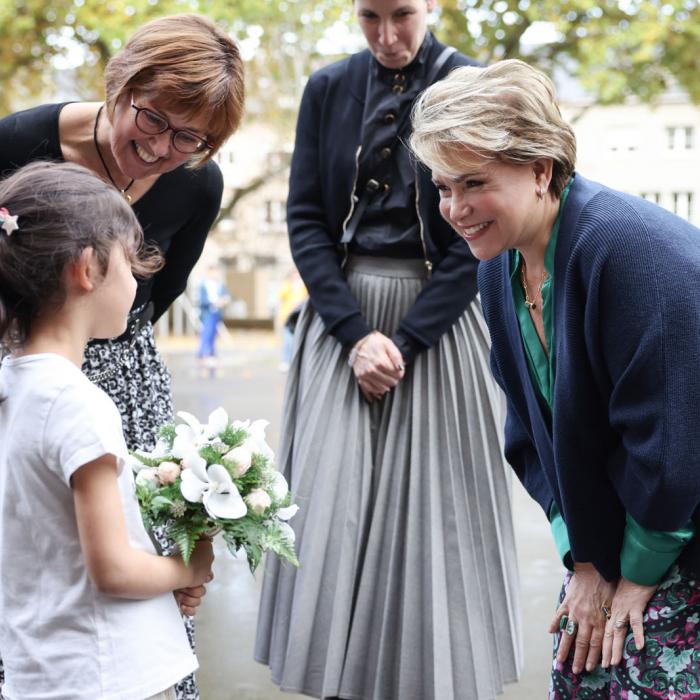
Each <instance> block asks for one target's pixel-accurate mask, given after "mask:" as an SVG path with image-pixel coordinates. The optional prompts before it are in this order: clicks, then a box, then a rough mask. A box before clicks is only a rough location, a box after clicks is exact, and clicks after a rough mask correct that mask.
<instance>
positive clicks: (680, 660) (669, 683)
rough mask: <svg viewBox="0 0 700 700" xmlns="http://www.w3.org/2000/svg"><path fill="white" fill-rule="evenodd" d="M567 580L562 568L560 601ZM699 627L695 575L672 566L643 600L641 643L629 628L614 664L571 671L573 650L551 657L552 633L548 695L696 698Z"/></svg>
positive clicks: (554, 699)
mask: <svg viewBox="0 0 700 700" xmlns="http://www.w3.org/2000/svg"><path fill="white" fill-rule="evenodd" d="M570 580H571V574H570V573H567V574H566V577H565V578H564V585H563V586H562V592H561V595H560V597H559V602H560V603H561V601H562V600H563V599H564V593H565V591H566V588H567V586H568V584H569V581H570ZM699 633H700V580H699V579H698V577H696V576H692V575H691V574H690V573H689V572H687V571H684V570H683V569H679V568H678V567H677V566H674V567H672V568H671V569H670V571H669V573H668V574H667V575H666V577H665V578H664V579H663V581H662V582H661V583H660V584H659V588H658V590H657V591H656V593H655V594H654V595H653V597H652V598H651V600H650V601H649V604H648V605H647V609H646V612H645V614H644V649H643V650H642V652H641V653H640V652H638V651H637V647H636V646H635V643H634V637H633V636H632V631H631V630H630V632H629V634H628V635H627V638H626V639H625V646H624V650H623V654H622V662H621V663H620V665H619V666H611V667H610V668H609V669H603V668H602V667H601V666H598V668H596V669H595V671H592V672H591V673H587V672H585V671H584V672H583V673H580V674H578V675H577V674H574V673H573V671H572V670H571V663H572V661H573V653H572V654H571V655H570V656H569V658H568V659H567V660H566V661H565V662H564V663H558V662H557V661H556V653H557V649H558V648H559V642H560V640H561V635H562V633H561V632H558V633H557V634H556V635H554V660H553V662H552V676H551V680H550V686H549V700H569V699H574V698H575V699H576V700H620V699H622V700H652V699H653V700H656V699H657V698H663V699H664V700H695V699H700V637H699ZM572 651H573V650H572Z"/></svg>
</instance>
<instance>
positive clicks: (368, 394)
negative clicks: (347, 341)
mask: <svg viewBox="0 0 700 700" xmlns="http://www.w3.org/2000/svg"><path fill="white" fill-rule="evenodd" d="M355 348H356V356H355V359H354V362H353V365H352V369H353V372H354V373H355V378H356V379H357V382H358V384H359V385H360V390H361V391H362V395H363V396H364V397H365V399H366V400H367V401H368V402H370V403H372V401H375V400H376V399H381V398H382V396H384V394H386V393H387V392H388V391H391V389H393V388H394V387H395V386H396V385H397V384H398V383H399V382H400V381H401V380H402V379H403V377H404V375H405V372H406V370H405V368H404V361H403V356H402V355H401V351H400V350H399V349H398V348H397V347H396V345H395V343H394V342H393V341H392V340H391V339H390V338H387V336H385V335H384V334H383V333H380V332H379V331H373V332H372V333H370V334H369V335H368V336H365V337H364V338H362V340H360V341H359V342H358V343H357V344H356V346H355Z"/></svg>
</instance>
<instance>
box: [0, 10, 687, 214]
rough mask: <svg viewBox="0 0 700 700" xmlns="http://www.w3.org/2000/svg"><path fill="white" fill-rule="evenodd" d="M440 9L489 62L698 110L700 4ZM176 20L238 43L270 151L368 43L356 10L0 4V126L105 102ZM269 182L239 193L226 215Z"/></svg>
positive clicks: (438, 26)
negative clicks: (117, 70)
mask: <svg viewBox="0 0 700 700" xmlns="http://www.w3.org/2000/svg"><path fill="white" fill-rule="evenodd" d="M439 1H440V8H439V9H438V11H437V13H436V23H435V25H434V27H433V29H434V30H435V31H436V33H437V34H438V36H439V37H440V38H441V39H442V40H444V41H446V42H448V43H450V44H452V45H454V46H457V47H458V48H459V49H461V50H462V51H464V52H465V53H467V54H469V55H472V56H475V57H476V58H478V59H479V60H481V61H482V62H484V63H490V62H493V61H495V60H498V59H501V58H513V57H516V58H522V59H524V60H526V61H529V62H532V63H534V64H536V65H538V66H539V67H541V68H542V69H544V70H545V71H547V72H548V73H550V74H551V73H552V72H554V71H555V70H557V69H560V70H563V71H565V72H566V73H568V74H571V75H574V76H576V78H577V79H578V80H579V82H580V83H581V85H582V86H583V87H584V88H586V89H587V90H588V91H589V92H590V94H591V95H593V96H594V97H595V98H596V99H597V100H598V101H599V102H602V103H609V102H617V101H620V100H622V99H624V98H625V97H627V96H629V95H637V96H638V97H640V98H641V99H642V100H645V101H653V100H654V98H655V97H657V96H658V95H659V94H660V93H662V92H663V91H664V90H666V89H667V88H668V87H670V86H673V85H675V84H678V85H680V86H681V87H683V88H684V89H685V90H686V91H687V92H688V94H689V95H690V97H691V99H692V100H693V101H695V102H696V103H700V51H698V49H697V47H698V46H699V45H700V10H699V9H698V4H699V0H603V1H602V2H599V3H596V2H594V1H593V0H565V1H564V2H555V1H554V0H439ZM176 12H201V13H203V14H206V15H208V16H209V17H211V18H212V19H214V20H215V21H216V22H218V23H219V24H220V25H221V26H222V27H224V28H225V29H226V30H227V31H229V32H230V33H231V35H232V36H234V37H235V38H236V39H238V41H239V42H240V44H241V47H242V49H243V53H244V56H245V58H246V73H247V75H246V84H247V92H248V99H247V119H249V120H256V121H264V122H265V123H267V124H269V125H270V126H271V127H272V128H273V129H274V131H275V133H277V134H278V139H279V143H278V144H268V146H269V147H271V148H273V149H274V148H277V147H281V146H282V144H284V143H285V142H287V143H288V142H289V140H290V138H291V132H292V129H293V126H294V122H295V115H296V110H297V107H298V104H299V99H300V96H301V91H302V89H303V86H304V82H305V79H306V76H308V74H309V73H310V72H311V71H312V70H314V69H315V68H317V67H318V66H319V65H322V64H324V63H327V62H329V61H331V60H333V59H334V58H337V57H338V56H339V55H342V54H343V53H345V52H346V51H348V50H351V49H352V45H353V41H352V39H353V37H354V39H355V43H354V45H355V46H358V45H360V40H359V30H358V29H357V27H356V24H355V22H354V20H353V10H352V4H351V2H350V0H54V1H53V2H51V3H46V2H45V0H0V116H2V115H3V114H7V113H9V112H11V111H14V110H16V109H20V108H23V107H27V106H30V105H32V104H36V103H39V102H41V101H42V100H44V99H52V98H55V96H56V88H57V86H59V87H63V92H64V93H68V94H69V96H71V97H76V98H82V99H102V96H103V87H102V72H103V68H104V65H105V63H106V62H107V60H108V59H109V57H110V56H111V55H112V54H113V53H114V52H115V51H117V50H118V49H119V48H120V47H121V46H122V45H123V43H124V41H125V40H126V38H127V37H128V36H129V35H130V34H131V33H132V32H133V31H134V30H135V29H136V28H137V27H139V26H140V25H142V24H143V23H144V22H146V21H148V20H150V19H152V18H154V17H157V16H162V15H166V14H172V13H176ZM347 27H350V28H351V29H350V30H349V33H348V30H347V29H345V28H347ZM543 28H546V29H547V31H546V32H545V36H544V39H546V40H545V41H542V39H543V34H542V29H543ZM343 29H345V34H344V33H343ZM338 37H340V38H341V39H342V41H341V40H339V38H338ZM65 66H70V67H71V70H70V71H66V70H59V69H60V68H62V67H65ZM66 76H68V77H66ZM271 174H273V175H274V173H262V174H259V176H257V177H256V178H255V180H254V182H255V183H256V184H255V186H254V187H253V186H250V187H244V188H241V189H240V190H238V191H234V192H233V193H232V196H231V198H230V201H229V202H227V203H226V204H225V206H224V210H223V213H224V214H225V215H229V214H230V211H231V209H232V208H233V207H234V206H235V204H236V203H237V202H238V201H239V200H240V198H241V197H243V196H245V195H246V194H247V193H248V192H250V191H252V190H254V189H256V187H257V186H259V184H263V183H264V182H265V181H266V180H267V178H268V176H269V175H271Z"/></svg>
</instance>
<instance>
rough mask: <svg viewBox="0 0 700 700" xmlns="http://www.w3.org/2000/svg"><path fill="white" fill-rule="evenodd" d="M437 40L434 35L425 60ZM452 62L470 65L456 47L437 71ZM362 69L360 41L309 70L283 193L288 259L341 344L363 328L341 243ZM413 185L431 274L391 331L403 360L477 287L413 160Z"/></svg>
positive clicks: (448, 322)
mask: <svg viewBox="0 0 700 700" xmlns="http://www.w3.org/2000/svg"><path fill="white" fill-rule="evenodd" d="M444 48H445V46H444V45H443V44H440V42H438V41H434V42H433V45H432V47H431V52H430V58H429V62H428V63H429V65H432V63H433V62H434V61H435V60H436V59H437V57H438V56H439V55H440V53H441V52H442V50H443V49H444ZM458 65H476V63H475V62H474V61H473V60H472V59H469V58H467V57H466V56H463V55H462V54H459V53H457V52H455V53H453V54H452V55H451V56H450V57H449V58H448V60H447V61H446V63H445V65H444V66H443V67H442V69H441V70H440V72H439V73H438V78H437V79H440V78H443V77H445V75H447V73H449V71H450V70H451V69H452V68H454V67H456V66H458ZM368 71H369V51H368V50H367V49H365V50H364V51H361V52H359V53H357V54H353V55H352V56H350V57H348V58H346V59H343V60H341V61H338V62H336V63H333V64H331V65H329V66H326V67H325V68H322V69H321V70H319V71H317V72H316V73H314V74H313V75H312V76H311V77H310V79H309V82H308V84H307V86H306V89H305V90H304V95H303V97H302V101H301V106H300V110H299V118H298V122H297V131H296V143H295V147H294V155H293V157H292V167H291V175H290V185H289V198H288V200H287V222H288V229H289V239H290V246H291V250H292V255H293V257H294V262H295V263H296V265H297V267H298V269H299V272H300V274H301V276H302V278H303V280H304V283H305V284H306V287H307V289H308V291H309V296H310V298H311V302H312V304H313V306H314V308H315V310H316V311H317V313H318V314H319V315H320V316H321V318H322V319H323V322H324V324H325V326H326V328H327V329H328V332H329V333H331V334H332V335H334V336H335V337H336V338H337V339H338V341H339V342H340V343H342V345H343V346H345V347H346V348H348V349H349V348H350V347H352V346H353V345H354V344H355V343H356V342H357V341H358V340H359V339H360V338H362V337H363V336H365V335H367V334H368V333H370V332H371V331H372V329H371V328H370V327H369V326H368V325H367V322H366V321H365V319H364V318H363V316H362V311H361V310H360V307H359V305H358V303H357V301H356V300H355V298H354V297H353V295H352V293H351V291H350V288H349V287H348V284H347V281H346V280H345V276H344V274H343V270H342V260H343V253H344V251H343V248H342V247H341V246H340V239H341V236H342V233H343V223H344V221H345V220H346V218H347V217H348V213H349V212H350V209H351V206H352V202H351V196H352V193H353V186H354V184H355V177H356V170H357V165H356V152H357V148H358V146H359V145H360V143H361V134H362V115H363V108H364V100H365V92H366V85H367V79H368ZM403 133H404V134H405V133H406V132H405V131H404V132H403ZM416 187H417V190H418V197H419V200H418V201H419V212H420V217H421V220H422V222H423V227H424V239H425V244H426V250H427V256H428V260H429V262H430V263H431V265H432V275H431V276H430V279H429V280H428V281H427V282H426V284H425V286H424V287H423V289H422V291H421V292H420V294H419V295H418V297H417V298H416V301H415V303H414V304H413V305H412V306H411V308H410V309H409V311H408V313H407V314H406V316H405V317H404V318H403V320H402V321H401V323H400V325H399V328H398V331H397V333H396V335H395V336H394V342H395V343H396V344H397V346H398V347H399V349H400V350H401V352H402V354H403V356H404V360H405V361H407V362H410V361H411V360H412V359H413V358H414V357H415V355H416V354H417V353H418V352H421V351H422V350H425V349H427V348H429V347H431V346H433V345H434V344H435V343H437V341H438V340H439V339H440V336H442V334H443V333H445V332H446V331H447V330H449V329H450V327H451V326H452V325H453V324H454V323H455V321H456V320H457V319H458V318H459V317H460V316H461V315H462V313H463V312H464V310H465V309H466V308H467V306H468V305H469V303H470V302H471V301H472V300H473V299H474V297H475V296H476V293H477V283H476V268H477V261H476V260H475V258H474V257H473V256H472V255H471V253H470V252H469V248H468V246H467V244H466V243H465V242H464V241H463V240H462V239H461V238H459V236H458V235H457V234H456V233H455V232H454V231H453V230H452V228H451V227H450V226H449V225H448V224H447V223H446V222H445V221H444V220H443V219H442V217H441V216H440V213H439V211H438V193H437V190H436V188H435V186H434V185H433V183H432V181H431V178H430V172H429V171H428V170H427V169H425V168H424V167H422V166H417V183H416Z"/></svg>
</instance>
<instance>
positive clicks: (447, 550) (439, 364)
mask: <svg viewBox="0 0 700 700" xmlns="http://www.w3.org/2000/svg"><path fill="white" fill-rule="evenodd" d="M433 4H434V2H433V0H403V1H401V0H355V11H356V13H357V16H358V19H359V22H360V26H361V28H362V30H363V32H364V34H365V37H366V39H367V42H368V45H369V50H365V51H362V52H360V53H358V54H355V55H353V56H351V57H349V58H347V59H345V60H342V61H339V62H338V63H334V64H333V65H330V66H328V67H326V68H324V69H322V70H320V71H318V72H317V73H315V74H314V75H312V76H311V78H310V80H309V83H308V85H307V87H306V90H305V93H304V97H303V100H302V104H301V109H300V113H299V120H298V126H297V137H296V145H295V151H294V157H293V160H292V172H291V179H290V191H289V201H288V222H289V235H290V242H291V248H292V253H293V255H294V260H295V262H296V264H297V267H298V268H299V272H300V273H301V276H302V278H303V280H304V283H305V284H306V286H307V288H308V291H309V295H310V302H309V303H308V304H307V305H306V306H305V308H304V309H303V311H302V313H301V316H300V319H299V321H298V324H297V330H296V338H295V341H296V351H295V355H294V359H293V362H292V367H291V371H290V375H289V381H288V386H287V394H286V398H285V411H284V418H283V421H284V425H283V434H282V441H281V446H280V453H281V454H280V464H281V465H282V467H281V468H282V469H284V470H285V473H286V475H287V478H288V479H289V480H290V481H291V488H292V490H293V492H294V493H295V495H296V500H297V502H298V503H299V504H300V505H301V510H300V514H299V516H297V520H296V522H295V524H294V527H295V530H296V534H297V537H298V551H299V558H300V561H301V562H302V566H301V568H300V569H298V570H293V569H290V568H282V567H280V566H278V565H277V564H276V562H274V561H272V560H269V561H268V563H267V571H266V578H265V582H264V590H263V595H262V603H261V612H260V617H259V625H258V639H257V647H256V658H257V659H258V660H260V661H262V662H263V663H267V664H269V665H270V667H271V669H272V677H273V680H274V681H275V682H276V683H278V684H279V685H280V686H281V687H282V689H284V690H291V691H296V692H301V693H306V694H309V695H312V696H315V697H324V698H332V697H339V698H382V699H383V700H389V699H391V698H396V699H398V698H400V699H401V700H431V699H432V698H440V700H450V699H451V698H459V699H460V700H467V699H469V698H493V697H494V696H495V695H496V694H497V693H498V692H500V690H501V688H502V684H503V683H504V682H507V681H512V680H515V679H516V677H517V674H518V669H519V664H520V658H521V652H520V639H519V625H518V605H517V577H516V571H515V553H514V547H513V528H512V523H511V517H510V505H509V499H508V483H507V479H506V476H505V470H504V464H503V461H502V458H501V456H500V453H499V450H500V442H499V434H500V430H501V425H502V420H501V413H500V408H501V405H500V395H499V393H498V390H497V388H496V387H495V385H494V384H493V382H492V380H491V378H490V376H489V370H488V350H489V343H488V335H487V333H486V329H485V325H484V321H483V318H482V316H481V311H480V306H479V301H478V299H477V297H476V292H477V289H476V261H475V259H474V258H473V257H472V256H471V254H470V253H469V251H468V249H467V246H465V245H464V243H463V241H461V240H460V239H459V238H458V237H457V236H456V235H455V233H454V232H453V231H452V230H451V229H450V228H449V226H448V225H446V224H445V222H443V221H442V220H441V219H440V217H439V213H438V208H437V192H436V190H435V188H434V186H433V185H432V183H431V182H430V174H429V173H428V172H426V171H423V170H419V169H417V168H416V166H415V164H414V163H413V162H412V161H411V158H410V156H409V152H408V150H407V148H406V147H405V145H404V140H405V139H406V137H407V135H408V129H409V114H410V110H411V106H412V104H413V102H414V100H415V98H416V97H417V95H418V94H419V93H420V92H421V91H422V90H423V89H424V88H425V87H426V86H427V85H429V84H430V83H432V82H434V81H435V80H437V79H439V78H440V77H443V76H444V75H446V74H447V73H448V72H449V71H450V70H451V69H452V68H453V67H455V66H457V65H462V64H468V63H473V61H471V60H470V59H468V58H466V57H464V56H462V55H460V54H458V53H456V52H455V51H454V50H453V49H448V48H446V47H445V46H443V45H442V44H440V43H439V42H438V41H437V40H436V39H435V38H434V37H433V36H432V35H431V34H430V33H428V32H427V14H428V12H429V11H430V10H431V9H432V8H433Z"/></svg>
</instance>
